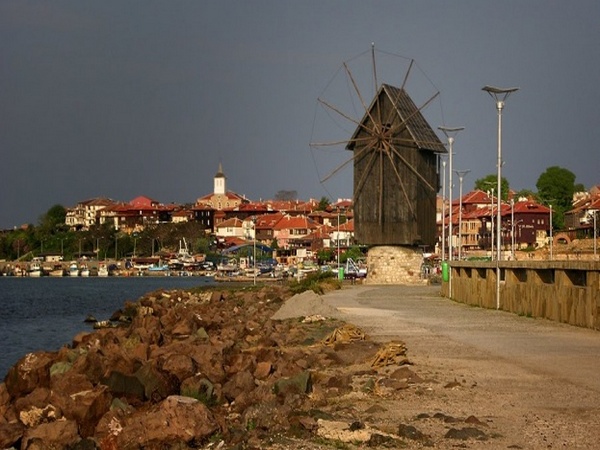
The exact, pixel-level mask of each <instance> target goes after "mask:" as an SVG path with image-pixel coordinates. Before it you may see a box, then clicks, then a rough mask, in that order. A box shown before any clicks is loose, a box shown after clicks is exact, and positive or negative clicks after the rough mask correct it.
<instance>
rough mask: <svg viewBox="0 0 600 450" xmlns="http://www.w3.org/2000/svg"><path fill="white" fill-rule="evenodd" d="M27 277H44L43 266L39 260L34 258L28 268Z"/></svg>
mask: <svg viewBox="0 0 600 450" xmlns="http://www.w3.org/2000/svg"><path fill="white" fill-rule="evenodd" d="M27 276H28V277H36V278H38V277H41V276H42V264H41V262H40V260H39V259H37V258H34V259H33V260H32V261H31V263H30V264H29V267H28V268H27Z"/></svg>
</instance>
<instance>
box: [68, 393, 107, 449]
mask: <svg viewBox="0 0 600 450" xmlns="http://www.w3.org/2000/svg"><path fill="white" fill-rule="evenodd" d="M62 399H63V400H62V401H61V402H60V403H61V408H62V410H63V414H64V416H65V417H66V418H67V419H72V420H74V421H75V422H77V423H78V425H79V433H80V434H81V437H84V438H86V437H89V436H93V434H94V430H95V428H96V425H97V424H98V421H99V420H100V418H101V417H102V416H103V415H104V414H106V412H107V411H108V410H109V408H110V405H111V402H112V396H111V395H110V393H109V391H108V388H107V387H106V386H102V385H98V386H96V387H94V388H93V389H90V390H86V391H80V392H76V393H74V394H70V395H69V396H68V397H64V396H63V397H62Z"/></svg>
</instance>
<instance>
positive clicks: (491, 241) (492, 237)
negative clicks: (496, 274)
mask: <svg viewBox="0 0 600 450" xmlns="http://www.w3.org/2000/svg"><path fill="white" fill-rule="evenodd" d="M490 193H491V195H490ZM487 195H489V196H490V258H491V259H492V261H493V260H494V188H491V189H490V190H489V191H487Z"/></svg>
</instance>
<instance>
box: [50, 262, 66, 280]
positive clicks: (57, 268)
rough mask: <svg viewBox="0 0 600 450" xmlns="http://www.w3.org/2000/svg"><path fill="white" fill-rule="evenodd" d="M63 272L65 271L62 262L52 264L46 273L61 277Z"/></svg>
mask: <svg viewBox="0 0 600 450" xmlns="http://www.w3.org/2000/svg"><path fill="white" fill-rule="evenodd" d="M64 274H65V273H64V270H63V267H62V264H56V265H54V267H53V268H52V269H51V270H50V271H49V272H48V275H50V276H51V277H62V276H63V275H64Z"/></svg>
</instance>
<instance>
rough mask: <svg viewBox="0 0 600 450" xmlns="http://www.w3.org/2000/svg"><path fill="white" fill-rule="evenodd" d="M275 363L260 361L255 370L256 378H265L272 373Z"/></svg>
mask: <svg viewBox="0 0 600 450" xmlns="http://www.w3.org/2000/svg"><path fill="white" fill-rule="evenodd" d="M272 370H273V365H272V364H271V363H270V362H266V361H264V362H259V363H258V364H256V369H255V370H254V378H256V379H257V380H265V379H267V377H268V376H269V375H270V374H271V371H272Z"/></svg>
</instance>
